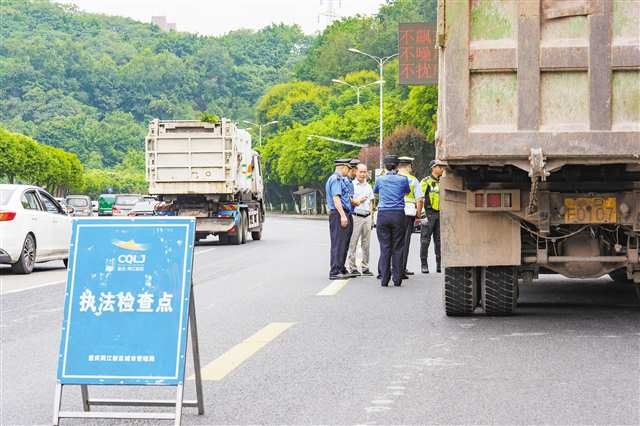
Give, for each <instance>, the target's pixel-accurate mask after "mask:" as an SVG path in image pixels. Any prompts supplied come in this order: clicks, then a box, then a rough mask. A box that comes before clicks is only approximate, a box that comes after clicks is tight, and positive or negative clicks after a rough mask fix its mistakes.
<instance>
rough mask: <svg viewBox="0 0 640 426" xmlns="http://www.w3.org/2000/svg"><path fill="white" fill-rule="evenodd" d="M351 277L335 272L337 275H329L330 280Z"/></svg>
mask: <svg viewBox="0 0 640 426" xmlns="http://www.w3.org/2000/svg"><path fill="white" fill-rule="evenodd" d="M349 278H352V277H351V275H346V274H337V275H329V279H330V280H331V281H333V280H346V279H349Z"/></svg>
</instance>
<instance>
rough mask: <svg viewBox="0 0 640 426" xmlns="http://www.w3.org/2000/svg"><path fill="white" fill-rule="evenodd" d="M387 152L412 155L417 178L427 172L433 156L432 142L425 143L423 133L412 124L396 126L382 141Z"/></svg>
mask: <svg viewBox="0 0 640 426" xmlns="http://www.w3.org/2000/svg"><path fill="white" fill-rule="evenodd" d="M384 150H385V153H387V154H395V155H398V156H409V157H413V158H414V161H413V173H414V175H416V176H417V177H418V178H422V177H424V176H426V175H428V174H429V172H428V168H429V162H430V161H431V160H433V158H434V156H435V148H434V146H433V144H431V143H427V140H426V138H425V136H424V134H423V133H422V132H421V131H420V130H418V129H416V128H415V127H413V126H404V127H398V128H397V129H396V130H394V132H393V133H391V134H390V135H389V136H388V137H387V138H386V139H385V141H384Z"/></svg>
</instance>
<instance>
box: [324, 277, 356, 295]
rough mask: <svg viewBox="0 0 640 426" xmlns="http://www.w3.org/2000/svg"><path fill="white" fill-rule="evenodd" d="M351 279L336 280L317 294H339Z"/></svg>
mask: <svg viewBox="0 0 640 426" xmlns="http://www.w3.org/2000/svg"><path fill="white" fill-rule="evenodd" d="M349 281H351V279H347V280H335V281H333V282H332V283H331V284H329V285H328V286H326V287H325V288H324V289H323V290H322V291H321V292H320V293H318V294H316V296H335V295H336V294H338V292H339V291H340V290H342V289H343V288H344V286H346V285H347V283H348V282H349Z"/></svg>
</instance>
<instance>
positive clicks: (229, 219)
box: [145, 119, 265, 245]
mask: <svg viewBox="0 0 640 426" xmlns="http://www.w3.org/2000/svg"><path fill="white" fill-rule="evenodd" d="M145 164H146V170H145V172H146V179H147V181H148V182H149V194H151V195H155V196H157V198H158V200H159V201H160V203H159V204H158V206H157V208H156V209H157V213H158V214H162V215H172V216H193V217H195V218H196V240H200V239H203V238H206V237H208V236H209V235H216V236H218V237H219V239H220V241H221V242H222V243H225V244H234V245H238V244H244V243H246V242H247V239H248V234H249V233H250V234H251V237H252V239H253V240H260V239H261V238H262V229H263V223H264V217H265V209H264V199H263V194H264V187H263V181H262V169H261V166H260V156H259V154H258V153H257V152H255V151H254V150H253V149H252V148H251V135H250V134H249V133H248V132H247V131H246V130H243V129H239V128H238V127H237V126H236V124H235V123H234V122H232V121H231V120H228V119H221V120H220V121H219V122H217V123H209V122H201V121H193V120H159V119H155V120H152V121H151V122H150V124H149V133H148V134H147V137H146V139H145Z"/></svg>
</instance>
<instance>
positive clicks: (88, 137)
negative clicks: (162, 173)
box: [0, 0, 437, 198]
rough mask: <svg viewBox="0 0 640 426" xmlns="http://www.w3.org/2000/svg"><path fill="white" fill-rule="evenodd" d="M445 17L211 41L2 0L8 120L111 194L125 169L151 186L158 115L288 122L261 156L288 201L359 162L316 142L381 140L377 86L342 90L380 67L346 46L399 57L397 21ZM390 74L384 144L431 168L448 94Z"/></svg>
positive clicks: (355, 22) (421, 10)
mask: <svg viewBox="0 0 640 426" xmlns="http://www.w3.org/2000/svg"><path fill="white" fill-rule="evenodd" d="M435 10H436V9H435V0H387V2H386V4H384V5H383V6H382V7H381V8H380V10H379V13H378V14H377V15H375V16H355V17H347V18H343V19H340V20H338V21H335V22H334V23H333V24H331V25H330V26H328V27H327V28H326V29H325V30H324V31H323V32H322V33H320V34H317V35H315V36H307V35H304V34H303V33H302V32H301V30H300V28H299V27H297V26H287V25H282V24H273V25H271V26H268V27H265V28H263V29H261V30H259V31H253V30H238V31H233V32H231V33H229V34H226V35H224V36H221V37H205V36H199V35H195V34H189V33H181V32H173V31H172V32H162V31H161V30H160V29H159V28H158V27H156V26H155V25H151V24H145V23H140V22H136V21H134V20H131V19H127V18H121V17H112V16H103V15H95V14H89V13H84V12H81V11H79V10H78V9H77V8H75V7H73V6H64V5H60V4H57V3H51V2H49V1H45V0H37V1H36V0H31V1H28V0H27V1H25V0H3V1H2V2H1V3H0V18H1V21H2V28H1V31H2V33H1V37H2V41H3V42H2V43H1V44H0V125H2V126H3V127H5V128H6V129H8V130H9V131H11V132H19V133H22V134H24V135H27V136H29V137H31V138H33V139H35V140H37V141H38V142H40V143H42V144H45V145H50V146H53V147H57V148H61V149H63V150H65V151H68V152H71V153H74V154H76V155H77V157H78V159H79V160H80V162H81V163H82V164H83V166H84V168H85V169H86V172H85V175H84V176H85V181H86V182H85V187H86V188H89V187H90V188H92V189H91V191H92V192H99V191H100V190H101V189H100V188H101V187H102V188H104V187H107V186H109V187H113V186H114V185H116V184H117V182H115V179H116V177H120V178H121V177H122V173H121V172H122V170H128V171H130V172H133V173H134V174H135V176H136V177H135V180H137V183H136V184H135V185H134V186H139V183H140V179H141V178H142V171H143V170H142V168H143V166H144V162H143V156H142V155H141V153H142V149H143V143H142V141H143V139H144V135H145V134H146V126H147V123H148V120H149V119H151V118H155V117H158V118H162V119H194V118H196V117H202V116H213V115H218V116H224V117H229V118H232V119H234V120H237V121H238V122H242V120H251V121H256V120H257V121H259V122H263V123H264V122H267V121H272V120H277V121H278V124H277V125H273V126H270V127H267V128H266V129H265V131H264V138H263V144H262V146H260V147H257V149H259V150H260V151H261V153H262V155H263V161H264V163H265V165H266V170H265V171H266V175H267V183H268V185H269V188H270V191H272V192H273V194H274V195H275V196H276V197H277V196H279V194H282V196H283V198H287V194H286V193H285V192H287V191H286V190H287V188H289V187H294V186H297V185H306V186H315V187H321V186H322V185H321V182H322V180H323V179H324V177H325V176H326V174H327V173H329V172H330V170H331V168H332V159H333V158H335V157H336V156H343V155H354V156H355V155H358V152H357V151H354V150H353V149H351V147H348V146H344V145H339V144H335V143H330V142H323V141H321V140H319V139H314V138H311V139H309V135H312V134H316V135H322V136H330V137H334V138H338V139H346V140H350V141H353V142H359V143H365V144H372V145H376V144H377V143H378V108H379V107H378V100H379V98H378V87H377V86H376V85H371V86H369V87H367V88H364V89H362V90H361V96H360V104H357V103H356V94H355V91H354V90H353V89H351V88H349V87H347V86H345V85H336V84H334V83H332V82H331V80H332V79H336V78H340V79H343V80H345V81H347V82H349V83H350V84H357V85H363V84H369V83H372V82H374V81H376V80H378V79H379V76H378V75H377V72H376V71H377V65H376V63H375V62H374V61H372V60H371V59H369V58H366V57H364V56H362V55H358V54H354V53H351V52H349V51H348V50H347V49H348V48H349V47H355V48H358V49H360V50H362V51H365V52H367V53H370V54H373V55H380V56H388V55H391V54H393V53H395V52H396V51H397V26H398V23H399V22H415V21H425V20H426V21H434V20H435ZM384 80H385V83H384V90H385V97H384V105H385V106H384V116H385V126H384V133H385V139H386V141H385V142H386V143H387V144H386V147H385V150H386V151H387V152H398V153H401V154H409V155H416V156H418V157H420V159H421V164H424V161H425V158H427V157H429V156H431V155H433V146H432V144H430V143H429V142H431V141H432V140H433V134H434V131H435V112H436V108H437V105H436V102H437V91H436V88H435V87H406V86H399V85H398V84H397V61H392V62H390V63H389V64H387V65H386V67H385V76H384ZM203 113H204V115H203ZM386 136H389V137H388V138H386ZM416 141H417V142H416ZM412 144H413V145H412ZM410 146H411V147H414V148H413V149H411V150H410V152H407V150H408V147H410ZM374 157H375V155H374ZM370 160H373V158H371V159H370ZM372 164H373V163H372ZM424 173H425V170H418V171H417V174H418V175H421V174H424ZM120 183H122V182H120ZM102 190H104V189H102ZM283 191H284V192H283ZM289 198H290V197H289Z"/></svg>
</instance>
